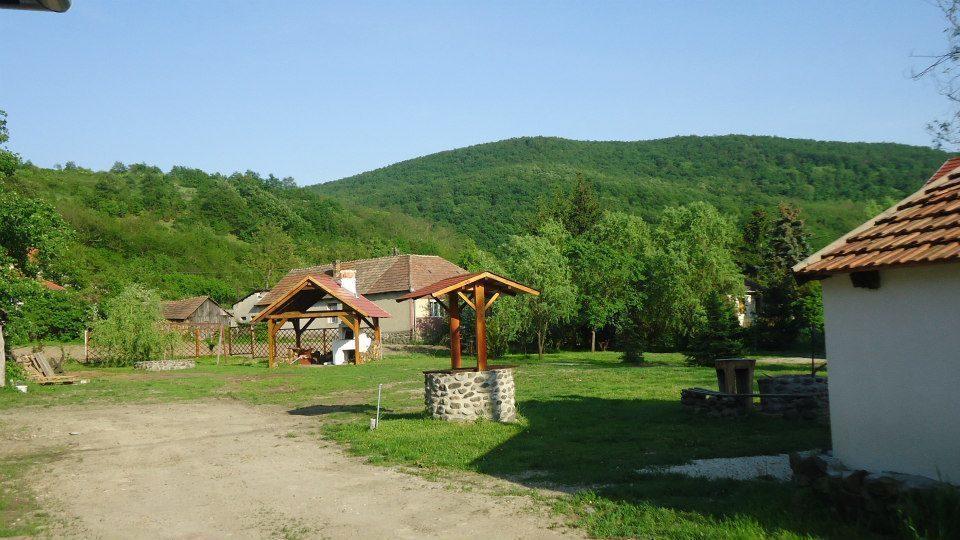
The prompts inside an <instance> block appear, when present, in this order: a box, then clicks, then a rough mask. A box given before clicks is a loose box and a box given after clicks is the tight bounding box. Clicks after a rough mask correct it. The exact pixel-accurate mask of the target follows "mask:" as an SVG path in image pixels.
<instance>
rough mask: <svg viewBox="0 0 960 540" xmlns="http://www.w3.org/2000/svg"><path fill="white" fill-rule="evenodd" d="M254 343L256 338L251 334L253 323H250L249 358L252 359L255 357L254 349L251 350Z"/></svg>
mask: <svg viewBox="0 0 960 540" xmlns="http://www.w3.org/2000/svg"><path fill="white" fill-rule="evenodd" d="M254 345H256V339H255V336H254V334H253V325H252V324H251V325H250V359H251V360H253V359H254V358H256V357H257V355H256V353H255V351H254V350H253V348H254Z"/></svg>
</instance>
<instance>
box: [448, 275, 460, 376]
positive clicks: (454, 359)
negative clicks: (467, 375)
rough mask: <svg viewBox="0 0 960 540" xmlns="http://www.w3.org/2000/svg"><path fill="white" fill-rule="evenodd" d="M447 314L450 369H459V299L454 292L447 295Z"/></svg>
mask: <svg viewBox="0 0 960 540" xmlns="http://www.w3.org/2000/svg"><path fill="white" fill-rule="evenodd" d="M447 303H448V305H447V313H448V314H449V315H450V367H451V368H452V369H460V368H461V367H462V366H463V359H462V358H461V356H460V298H459V297H458V296H457V293H456V292H449V293H447Z"/></svg>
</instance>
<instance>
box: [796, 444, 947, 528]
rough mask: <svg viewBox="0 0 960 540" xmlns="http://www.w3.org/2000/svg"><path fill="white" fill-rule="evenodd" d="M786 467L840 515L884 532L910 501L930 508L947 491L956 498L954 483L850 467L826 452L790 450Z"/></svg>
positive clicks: (801, 483) (941, 498)
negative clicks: (788, 466)
mask: <svg viewBox="0 0 960 540" xmlns="http://www.w3.org/2000/svg"><path fill="white" fill-rule="evenodd" d="M790 468H791V469H792V470H793V480H794V481H795V482H796V483H797V484H799V485H801V486H805V487H809V488H810V489H812V490H813V492H814V493H815V494H816V495H817V496H819V497H821V498H822V499H823V500H824V501H826V502H827V503H829V504H830V505H831V507H832V508H834V509H835V510H836V511H837V512H838V513H839V514H840V515H841V516H843V517H844V518H846V519H849V520H858V521H861V522H863V523H867V524H873V527H872V528H876V529H878V530H883V529H887V531H888V532H889V530H890V529H891V527H892V526H894V525H895V523H896V521H897V520H898V519H899V518H898V516H900V515H901V513H902V511H903V510H904V509H905V508H907V507H909V506H911V505H913V506H916V505H917V504H919V505H920V506H921V507H923V506H927V507H930V508H932V507H933V506H934V505H936V504H937V503H936V501H937V500H940V501H943V500H944V499H943V497H944V496H945V494H947V493H949V494H950V498H951V499H953V500H954V501H960V493H958V491H957V490H958V489H960V488H958V487H957V486H951V485H950V484H947V483H944V482H938V481H936V480H933V479H931V478H927V477H924V476H916V475H911V474H900V473H893V472H881V473H871V472H868V471H864V470H852V469H849V468H847V467H846V466H844V465H843V463H841V462H840V460H838V459H837V458H835V457H833V456H832V455H831V454H830V453H829V452H827V453H823V454H810V453H795V454H791V455H790ZM953 504H954V505H955V504H956V503H955V502H954V503H953ZM954 507H955V506H954ZM948 512H949V510H948ZM933 516H934V517H936V514H933Z"/></svg>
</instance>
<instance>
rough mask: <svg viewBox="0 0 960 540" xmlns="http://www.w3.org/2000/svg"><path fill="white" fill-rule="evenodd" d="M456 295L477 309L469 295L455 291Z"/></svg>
mask: <svg viewBox="0 0 960 540" xmlns="http://www.w3.org/2000/svg"><path fill="white" fill-rule="evenodd" d="M457 295H458V296H459V297H460V298H463V301H464V302H466V303H467V305H468V306H470V307H472V308H473V309H477V306H476V305H474V303H473V300H471V299H470V297H469V296H467V295H466V294H464V292H463V291H457Z"/></svg>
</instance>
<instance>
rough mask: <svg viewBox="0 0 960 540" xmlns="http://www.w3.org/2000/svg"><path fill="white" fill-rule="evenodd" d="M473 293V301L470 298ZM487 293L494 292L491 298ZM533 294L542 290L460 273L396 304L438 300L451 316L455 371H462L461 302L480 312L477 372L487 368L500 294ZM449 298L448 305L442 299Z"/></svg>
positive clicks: (489, 274)
mask: <svg viewBox="0 0 960 540" xmlns="http://www.w3.org/2000/svg"><path fill="white" fill-rule="evenodd" d="M470 293H472V298H471V296H470ZM488 293H493V294H491V295H489V296H487V295H488ZM502 294H506V295H510V296H513V295H516V294H532V295H538V294H540V292H539V291H537V290H535V289H531V288H530V287H527V286H526V285H522V284H520V283H517V282H516V281H513V280H510V279H507V278H505V277H503V276H499V275H497V274H494V273H493V272H471V273H468V274H460V275H459V276H453V277H449V278H446V279H441V280H440V281H437V282H436V283H431V284H430V285H427V286H426V287H423V288H421V289H419V290H416V291H413V292H410V293H407V294H405V295H403V296H401V297H399V298H397V302H403V301H404V300H410V299H416V298H424V297H427V296H430V297H432V298H434V299H436V300H437V303H438V304H440V306H442V307H443V309H445V310H446V311H447V313H448V314H449V315H450V366H451V368H452V369H461V356H460V300H461V299H462V300H463V301H464V302H465V303H466V304H467V305H468V306H470V307H472V308H474V310H475V311H476V312H477V321H476V322H477V332H476V333H477V371H486V369H487V315H486V313H487V310H488V309H490V306H491V305H492V304H493V303H494V302H495V301H496V300H497V298H499V297H500V295H502ZM444 297H446V303H444V301H443V298H444Z"/></svg>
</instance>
